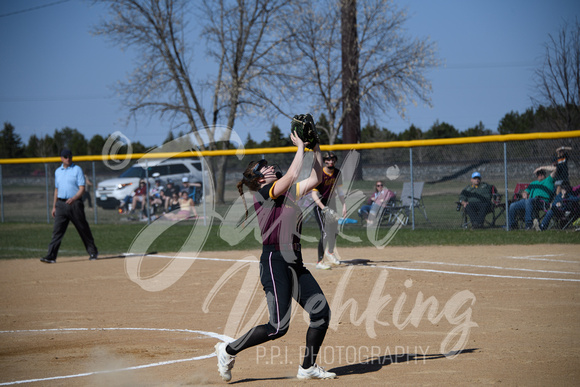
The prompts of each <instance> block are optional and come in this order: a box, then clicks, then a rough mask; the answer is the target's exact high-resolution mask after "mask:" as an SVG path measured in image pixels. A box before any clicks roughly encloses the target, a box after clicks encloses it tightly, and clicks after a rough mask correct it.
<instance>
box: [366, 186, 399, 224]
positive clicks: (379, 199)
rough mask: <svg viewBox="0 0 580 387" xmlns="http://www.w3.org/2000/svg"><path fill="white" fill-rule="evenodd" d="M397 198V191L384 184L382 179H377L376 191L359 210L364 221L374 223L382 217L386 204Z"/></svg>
mask: <svg viewBox="0 0 580 387" xmlns="http://www.w3.org/2000/svg"><path fill="white" fill-rule="evenodd" d="M394 199H395V193H394V192H393V191H391V190H390V189H388V188H386V187H385V186H384V185H383V182H382V181H377V183H376V185H375V192H374V193H373V194H372V195H371V196H370V197H369V198H368V200H367V203H366V204H363V205H362V206H361V208H360V209H359V210H358V214H359V215H360V217H361V219H362V220H363V221H365V220H366V221H367V225H372V224H373V223H374V222H375V221H376V220H377V218H378V220H379V221H380V217H381V215H382V212H383V210H384V208H385V206H386V205H387V204H388V203H389V202H390V201H391V200H394Z"/></svg>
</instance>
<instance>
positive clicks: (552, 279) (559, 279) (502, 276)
mask: <svg viewBox="0 0 580 387" xmlns="http://www.w3.org/2000/svg"><path fill="white" fill-rule="evenodd" d="M376 267H380V268H384V269H392V270H403V271H420V272H424V273H438V274H454V275H466V276H472V277H491V278H507V279H527V280H538V281H561V282H580V279H568V278H548V277H523V276H515V275H500V274H478V273H466V272H462V271H448V270H431V269H415V268H411V267H397V266H382V265H381V266H378V265H377V266H376Z"/></svg>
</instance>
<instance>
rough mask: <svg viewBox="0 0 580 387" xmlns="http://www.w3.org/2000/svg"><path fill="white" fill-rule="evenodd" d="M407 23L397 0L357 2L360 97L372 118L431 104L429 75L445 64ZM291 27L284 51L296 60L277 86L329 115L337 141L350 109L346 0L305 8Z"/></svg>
mask: <svg viewBox="0 0 580 387" xmlns="http://www.w3.org/2000/svg"><path fill="white" fill-rule="evenodd" d="M406 21H407V15H406V13H405V12H404V11H400V10H398V9H397V8H396V6H395V5H394V3H393V1H392V0H368V1H362V2H358V3H357V31H358V37H357V39H358V40H357V44H358V55H359V60H358V88H359V101H360V108H361V112H362V113H364V114H366V115H367V117H369V118H371V117H376V115H377V113H381V114H382V113H384V112H386V111H388V110H389V109H391V108H394V109H395V110H396V111H397V113H398V114H400V115H402V116H404V112H405V106H406V105H407V104H408V103H409V102H413V103H416V101H422V102H424V103H428V104H429V103H430V96H429V95H430V93H431V83H430V82H429V81H428V80H427V79H426V78H425V77H424V73H425V71H426V70H428V69H429V68H432V67H435V66H437V65H438V64H439V62H438V60H437V59H436V57H435V47H434V45H433V44H432V43H430V41H429V40H428V39H425V40H422V39H409V38H407V37H406V36H405V31H404V28H403V26H404V24H405V22H406ZM286 27H287V28H288V29H289V33H288V35H290V36H291V39H290V40H289V41H288V45H287V46H286V47H284V48H283V50H282V51H281V52H282V55H283V54H284V53H286V55H287V53H288V52H290V53H291V55H292V56H293V58H294V61H293V62H292V64H291V66H288V67H287V68H286V69H284V71H281V74H279V77H278V82H279V84H278V85H277V88H278V89H279V90H282V89H286V90H288V92H287V93H286V94H287V95H290V96H293V97H294V98H295V100H296V99H297V100H300V101H301V102H303V101H304V100H307V101H308V102H309V106H311V107H312V113H314V114H321V113H324V114H325V115H326V116H327V118H328V122H329V124H328V127H327V128H321V130H324V131H325V132H326V134H327V135H328V138H329V142H330V144H334V143H335V141H336V139H337V136H338V135H339V133H340V130H341V128H342V126H343V124H344V119H345V114H346V112H347V110H348V109H347V110H345V109H344V106H345V105H344V95H343V93H342V68H341V63H342V61H341V58H342V51H341V0H325V1H320V2H316V3H313V4H311V5H310V6H309V7H304V8H301V9H300V10H299V11H297V12H296V17H295V18H294V19H292V20H289V21H288V23H287V24H286ZM279 110H280V111H283V109H281V108H280V109H279Z"/></svg>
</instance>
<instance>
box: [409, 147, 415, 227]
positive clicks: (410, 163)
mask: <svg viewBox="0 0 580 387" xmlns="http://www.w3.org/2000/svg"><path fill="white" fill-rule="evenodd" d="M409 166H410V168H409V170H410V171H409V172H410V173H411V230H415V180H414V179H413V148H409Z"/></svg>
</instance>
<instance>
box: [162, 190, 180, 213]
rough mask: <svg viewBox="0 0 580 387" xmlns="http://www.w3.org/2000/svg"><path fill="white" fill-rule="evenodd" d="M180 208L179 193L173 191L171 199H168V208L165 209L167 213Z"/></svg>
mask: <svg viewBox="0 0 580 387" xmlns="http://www.w3.org/2000/svg"><path fill="white" fill-rule="evenodd" d="M180 208H181V206H180V204H179V193H177V192H173V193H172V194H171V199H169V200H168V201H167V209H166V210H165V213H166V214H167V213H170V212H175V211H177V210H179V209H180Z"/></svg>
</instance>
